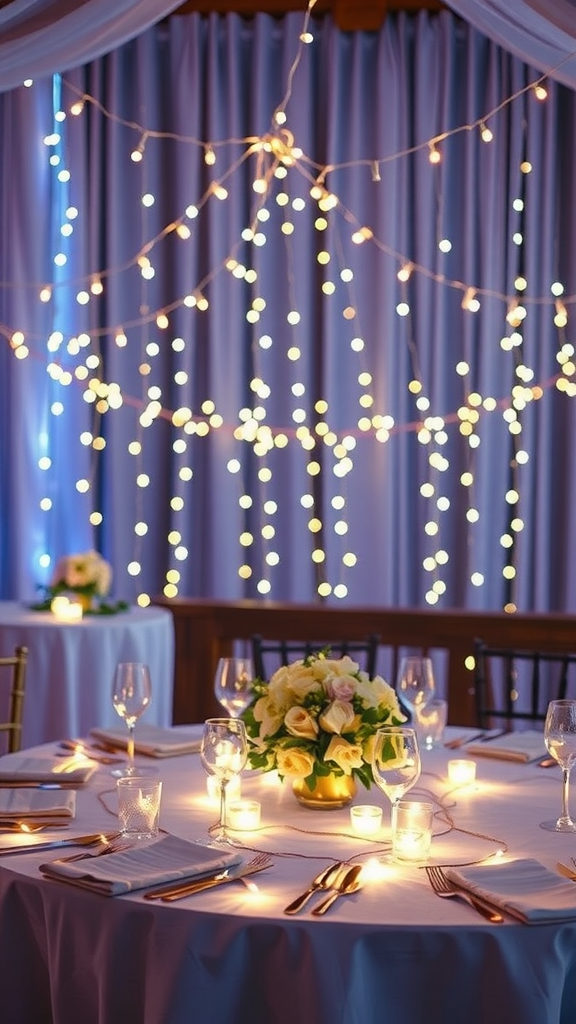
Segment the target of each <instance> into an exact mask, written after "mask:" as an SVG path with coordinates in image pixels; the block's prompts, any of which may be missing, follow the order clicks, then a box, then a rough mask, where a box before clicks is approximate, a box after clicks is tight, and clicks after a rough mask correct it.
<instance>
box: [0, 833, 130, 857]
mask: <svg viewBox="0 0 576 1024" xmlns="http://www.w3.org/2000/svg"><path fill="white" fill-rule="evenodd" d="M112 835H117V833H116V832H113V833H104V832H96V833H94V834H93V835H89V836H69V837H68V838H67V839H51V840H50V841H49V842H47V843H30V844H28V845H26V846H0V856H1V857H4V856H6V855H7V854H11V853H36V852H37V853H40V852H41V851H42V850H58V849H59V848H60V847H61V846H91V845H92V844H93V843H98V842H102V837H103V836H105V838H106V839H109V838H110V837H111V836H112Z"/></svg>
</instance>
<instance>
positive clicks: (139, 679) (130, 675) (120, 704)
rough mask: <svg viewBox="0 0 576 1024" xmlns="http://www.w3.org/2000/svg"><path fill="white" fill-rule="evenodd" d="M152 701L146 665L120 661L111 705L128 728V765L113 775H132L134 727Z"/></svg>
mask: <svg viewBox="0 0 576 1024" xmlns="http://www.w3.org/2000/svg"><path fill="white" fill-rule="evenodd" d="M151 699H152V685H151V682H150V670H149V668H148V665H145V664H143V663H142V662H140V661H120V662H119V663H118V664H117V666H116V671H115V673H114V685H113V687H112V704H113V705H114V709H115V711H116V712H117V714H119V715H120V718H123V719H124V721H125V722H126V725H127V726H128V764H127V765H126V766H125V767H123V768H115V769H114V770H113V771H112V774H113V775H116V776H122V775H134V774H135V771H136V768H135V761H134V726H135V725H136V721H137V720H138V719H139V718H140V716H141V715H143V714H144V712H145V711H146V708H147V707H148V705H149V704H150V701H151Z"/></svg>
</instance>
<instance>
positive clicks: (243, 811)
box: [227, 800, 262, 832]
mask: <svg viewBox="0 0 576 1024" xmlns="http://www.w3.org/2000/svg"><path fill="white" fill-rule="evenodd" d="M261 810H262V808H261V805H260V804H259V803H258V801H257V800H232V801H231V803H229V804H228V815H227V817H228V826H229V828H234V829H237V830H238V831H240V832H250V831H251V830H252V829H255V828H259V827H260V815H261Z"/></svg>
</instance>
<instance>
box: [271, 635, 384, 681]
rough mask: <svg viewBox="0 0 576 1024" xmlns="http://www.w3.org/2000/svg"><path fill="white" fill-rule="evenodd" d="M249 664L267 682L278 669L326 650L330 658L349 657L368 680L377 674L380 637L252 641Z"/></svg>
mask: <svg viewBox="0 0 576 1024" xmlns="http://www.w3.org/2000/svg"><path fill="white" fill-rule="evenodd" d="M251 642H252V660H253V662H254V673H255V675H256V677H257V678H258V679H263V680H264V679H270V678H271V676H272V675H273V674H274V672H275V671H276V670H277V669H278V668H280V666H281V665H289V664H291V662H293V661H297V660H298V659H300V658H308V657H309V656H310V655H311V654H317V653H318V652H319V651H322V650H324V649H329V650H330V654H329V657H331V658H343V657H344V655H346V654H347V655H349V656H350V657H351V658H352V659H353V660H354V661H356V662H358V664H359V666H360V669H361V670H362V671H363V672H367V673H368V675H369V676H370V678H371V679H372V678H373V676H374V675H375V674H376V659H377V656H378V644H379V643H380V637H379V635H378V634H377V633H373V634H372V635H371V636H368V637H366V639H364V640H328V641H326V640H324V641H322V640H265V639H263V637H261V636H259V635H255V636H253V637H252V641H251Z"/></svg>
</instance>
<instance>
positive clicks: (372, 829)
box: [350, 804, 382, 836]
mask: <svg viewBox="0 0 576 1024" xmlns="http://www.w3.org/2000/svg"><path fill="white" fill-rule="evenodd" d="M350 823H351V825H352V828H353V829H354V831H355V832H356V833H357V834H358V835H359V836H373V835H375V834H376V833H377V832H379V831H380V829H381V827H382V808H381V807H376V805H375V804H357V805H356V806H355V807H351V808H350Z"/></svg>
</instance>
